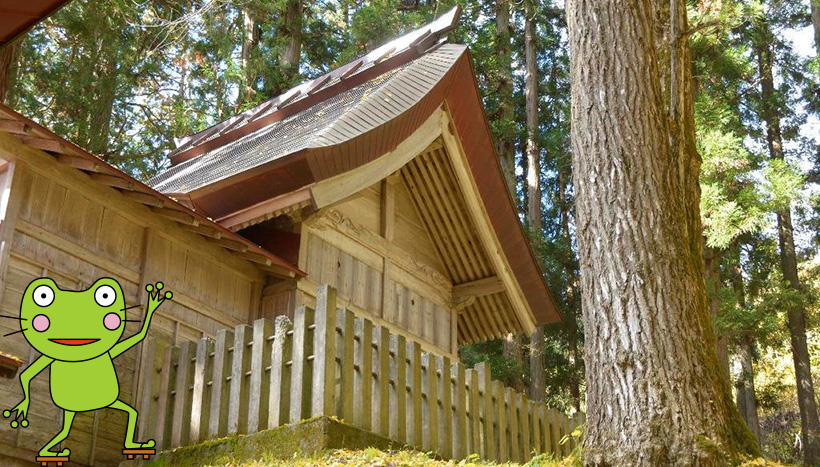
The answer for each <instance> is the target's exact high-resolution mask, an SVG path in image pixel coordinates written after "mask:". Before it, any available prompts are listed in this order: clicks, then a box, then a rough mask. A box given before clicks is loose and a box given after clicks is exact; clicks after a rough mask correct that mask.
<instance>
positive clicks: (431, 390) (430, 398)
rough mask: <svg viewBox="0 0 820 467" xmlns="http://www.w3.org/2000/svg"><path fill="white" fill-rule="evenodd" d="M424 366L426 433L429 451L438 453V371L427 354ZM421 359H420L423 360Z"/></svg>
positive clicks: (439, 444) (433, 361) (425, 354)
mask: <svg viewBox="0 0 820 467" xmlns="http://www.w3.org/2000/svg"><path fill="white" fill-rule="evenodd" d="M424 357H427V358H426V359H425V364H426V367H427V410H428V414H429V416H428V421H429V422H428V426H427V431H428V432H429V434H430V442H429V445H430V447H429V449H428V450H430V451H435V452H439V450H440V447H441V443H440V441H439V433H438V427H439V420H438V413H439V410H438V405H439V399H438V397H439V393H438V371H437V369H436V362H435V358H434V357H433V356H432V355H430V354H429V353H426V352H425V353H424ZM424 357H422V358H424Z"/></svg>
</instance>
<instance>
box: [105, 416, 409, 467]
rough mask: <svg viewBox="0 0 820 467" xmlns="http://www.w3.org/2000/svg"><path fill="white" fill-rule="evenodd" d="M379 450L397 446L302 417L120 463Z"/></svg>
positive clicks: (196, 461)
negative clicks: (282, 423) (294, 420)
mask: <svg viewBox="0 0 820 467" xmlns="http://www.w3.org/2000/svg"><path fill="white" fill-rule="evenodd" d="M368 447H375V448H378V449H382V450H387V449H397V448H401V446H399V445H397V444H396V443H395V442H393V441H391V440H389V439H386V438H383V437H381V436H379V435H376V434H373V433H370V432H369V431H365V430H362V429H360V428H355V427H352V426H349V425H345V424H344V423H342V422H340V421H338V420H335V419H332V418H326V417H320V418H313V419H310V420H303V421H301V422H299V423H296V424H293V425H285V426H281V427H278V428H274V429H272V430H265V431H260V432H259V433H253V434H250V435H237V436H230V437H226V438H220V439H214V440H210V441H205V442H204V443H200V444H195V445H191V446H184V447H180V448H176V449H173V450H170V451H162V452H160V453H158V454H157V455H156V456H155V457H153V458H152V459H150V460H148V461H131V462H124V463H122V464H121V465H123V466H125V465H134V464H137V463H139V464H142V465H149V466H176V465H219V464H235V463H241V462H250V461H254V460H265V459H290V458H292V457H293V456H294V455H296V456H297V457H302V456H311V455H316V454H319V453H321V452H322V451H325V450H328V449H339V448H344V449H365V448H368Z"/></svg>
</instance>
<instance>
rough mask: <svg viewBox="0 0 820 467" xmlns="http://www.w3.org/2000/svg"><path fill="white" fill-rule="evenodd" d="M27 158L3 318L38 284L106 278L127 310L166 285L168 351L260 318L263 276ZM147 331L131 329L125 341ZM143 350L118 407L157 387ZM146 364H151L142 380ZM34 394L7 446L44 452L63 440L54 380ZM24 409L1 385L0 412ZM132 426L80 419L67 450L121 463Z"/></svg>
mask: <svg viewBox="0 0 820 467" xmlns="http://www.w3.org/2000/svg"><path fill="white" fill-rule="evenodd" d="M21 156H23V155H21ZM25 156H27V157H32V158H33V159H31V160H29V159H24V158H22V157H21V159H20V160H18V161H16V163H15V164H14V175H13V181H12V187H11V196H10V198H9V206H8V209H7V211H6V213H7V214H9V215H7V216H6V218H5V219H3V222H2V224H4V225H2V226H0V232H4V234H3V235H4V238H2V239H0V240H2V241H4V242H7V243H6V245H7V246H10V248H7V249H6V248H4V252H6V251H7V252H8V256H7V259H5V260H4V261H2V262H0V270H2V273H3V277H4V280H3V283H2V285H1V286H0V294H2V296H1V298H0V314H4V315H17V314H18V313H19V306H20V301H21V297H22V293H23V291H24V290H25V288H26V286H27V285H28V283H29V282H30V281H31V280H33V279H34V278H37V277H40V276H49V277H51V278H53V279H54V280H55V281H56V282H57V284H58V285H59V286H60V287H61V288H64V289H84V288H86V287H88V286H89V285H90V284H92V283H93V282H94V281H95V280H96V279H98V278H99V277H103V276H109V277H113V278H115V279H117V280H118V281H119V282H120V284H121V285H122V287H123V289H124V292H125V296H126V297H125V298H126V303H127V304H129V305H131V304H136V303H143V304H144V303H145V301H146V298H145V293H144V291H143V287H144V285H145V283H146V282H155V281H163V282H165V283H166V284H167V288H168V289H169V290H172V291H173V292H174V299H173V300H172V301H171V302H168V303H166V304H164V305H163V306H162V308H160V310H159V311H158V312H157V315H155V317H154V321H153V322H152V326H151V329H150V332H149V336H151V338H152V339H153V340H155V341H156V342H157V343H159V344H164V345H169V344H172V343H174V342H185V341H189V340H198V339H200V338H201V337H212V336H215V335H216V333H217V330H219V329H222V328H226V327H229V328H230V327H234V326H236V325H238V324H241V323H245V322H248V319H249V317H251V316H252V315H254V314H256V313H257V310H258V308H259V298H260V295H261V284H262V280H263V278H262V276H261V274H260V273H259V272H258V271H257V270H256V269H255V268H253V267H250V266H248V267H247V268H243V267H241V265H240V263H241V264H247V263H246V262H244V261H239V260H236V259H235V258H226V255H228V253H226V252H225V251H223V250H221V249H219V248H218V247H214V246H211V245H208V244H206V243H204V242H202V241H198V240H200V239H198V238H196V237H195V236H194V235H193V234H189V233H187V232H184V231H183V230H181V229H179V228H178V227H176V226H173V225H172V224H171V223H169V222H167V221H165V220H164V219H161V218H158V216H156V215H154V214H153V213H151V212H150V211H148V210H147V209H146V208H144V207H143V206H141V205H137V204H136V203H133V202H131V201H129V200H127V199H126V198H125V197H123V196H122V195H121V194H119V192H117V191H115V190H113V189H111V188H108V187H103V186H96V185H95V184H94V183H93V182H91V180H90V179H88V178H87V177H86V176H84V175H82V174H80V173H77V172H76V171H71V170H70V169H67V168H64V167H61V166H59V165H58V164H57V163H56V162H55V161H53V160H51V159H49V158H47V157H46V156H45V155H43V158H42V159H37V157H38V156H37V155H25ZM29 161H30V162H32V163H31V164H29V163H28V162H29ZM49 164H53V165H54V166H55V167H54V168H52V167H51V166H50V165H49ZM231 260H235V261H234V262H231ZM128 313H129V316H128V317H129V318H130V319H135V320H139V319H141V318H142V313H143V312H142V309H141V308H133V309H131V310H129V312H128ZM139 326H140V323H127V327H126V332H125V335H129V334H132V333H135V332H136V331H137V330H138V329H139ZM17 329H18V324H17V322H16V321H13V320H10V319H3V320H0V335H2V334H6V333H8V332H11V331H14V330H17ZM144 347H146V348H145V349H143V348H141V347H136V348H134V349H132V350H130V351H128V352H126V353H125V354H123V355H122V356H121V357H119V358H117V359H116V360H115V363H116V367H117V373H118V376H119V381H120V391H121V396H120V397H121V398H122V399H123V400H124V401H126V402H129V403H132V404H133V405H135V406H136V407H137V408H138V409H140V407H139V406H137V405H136V403H137V401H136V400H135V397H134V393H135V391H138V390H139V386H141V385H142V384H141V383H140V382H139V381H147V383H146V384H147V386H148V387H153V388H154V389H155V390H156V386H157V382H156V378H154V376H156V375H155V374H152V372H155V371H156V368H157V366H156V364H154V360H155V356H154V355H151V354H150V352H149V349H148V348H147V347H148V346H144ZM0 351H3V352H6V353H9V354H12V355H16V356H19V357H21V358H22V359H23V360H24V361H26V364H27V363H28V362H29V361H31V360H32V359H33V358H34V357H35V356H36V354H35V353H34V352H33V351H32V350H31V349H30V347H29V346H28V344H27V342H26V341H25V340H24V338H23V337H22V335H20V334H16V335H13V336H10V337H6V338H2V339H0ZM141 356H143V357H144V361H145V362H148V363H147V364H146V365H145V368H143V369H142V370H141V369H140V364H139V362H140V359H141ZM148 368H150V370H149V369H148ZM31 394H32V399H31V400H32V402H31V409H30V412H29V420H30V426H29V427H28V428H27V429H25V431H22V430H11V429H5V430H0V446H5V447H6V448H8V449H18V448H22V449H25V450H32V451H36V450H38V449H39V448H40V447H41V446H42V445H43V444H44V443H45V442H46V441H47V440H48V439H50V438H51V437H52V436H53V435H54V434H55V433H56V432H57V431H58V430H59V428H60V423H59V421H58V420H59V419H61V412H60V410H59V409H58V408H56V407H55V406H54V405H53V403H52V402H51V400H50V397H49V389H48V372H44V373H42V374H41V375H39V376H38V377H37V378H36V379H35V380H34V381H33V382H32V387H31ZM20 399H22V392H21V390H20V383H19V381H18V378H17V377H15V378H13V379H0V406H2V407H3V408H11V407H13V406H14V405H15V404H16V403H17V402H19V400H20ZM125 421H126V418H125V414H124V413H122V412H119V411H115V410H103V411H97V412H93V413H82V414H78V416H77V417H76V419H75V421H74V426H73V428H72V431H71V436H70V437H69V439H68V440H67V441H66V442H64V445H65V446H67V447H70V448H71V450H72V454H71V459H72V462H77V463H80V464H84V463H89V464H90V463H92V462H97V463H112V462H119V461H120V460H121V459H122V454H121V453H120V450H121V449H122V441H123V438H124V430H125V426H126V424H125ZM20 452H23V451H20Z"/></svg>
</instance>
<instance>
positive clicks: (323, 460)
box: [233, 448, 577, 467]
mask: <svg viewBox="0 0 820 467" xmlns="http://www.w3.org/2000/svg"><path fill="white" fill-rule="evenodd" d="M233 465H235V466H237V467H240V466H241V467H286V466H287V467H291V466H292V467H329V466H343V465H344V466H367V467H399V466H401V467H404V466H406V467H421V466H425V467H426V466H433V467H444V466H454V467H455V466H464V467H469V466H475V467H484V466H496V465H503V466H521V465H523V466H527V467H569V466H574V465H577V463H576V462H575V461H574V460H573V459H571V458H566V459H563V460H561V461H558V460H555V459H553V458H551V457H547V456H539V457H536V458H534V459H532V460H531V461H530V462H528V463H526V464H517V463H505V464H498V463H494V462H485V461H482V460H480V459H477V458H475V457H472V458H468V459H465V460H462V461H444V460H440V459H436V458H434V457H433V456H431V455H430V454H425V453H422V452H419V451H414V450H409V449H404V450H393V451H390V450H388V451H382V450H380V449H376V448H366V449H360V450H350V449H332V450H328V451H325V452H322V453H319V454H318V455H314V456H310V457H293V458H290V459H277V460H266V461H263V460H254V461H250V462H244V463H240V464H233Z"/></svg>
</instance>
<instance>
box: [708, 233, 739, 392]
mask: <svg viewBox="0 0 820 467" xmlns="http://www.w3.org/2000/svg"><path fill="white" fill-rule="evenodd" d="M722 253H723V252H722V251H721V250H718V249H715V248H709V247H706V250H705V253H704V259H705V261H706V292H707V295H708V297H709V310H710V311H711V314H712V322H713V323H714V321H715V318H717V316H718V314H719V313H720V307H721V306H722V302H721V300H720V288H721V286H722V280H721V277H720V258H721V256H722ZM715 334H716V336H717V341H716V344H715V351H716V352H717V357H718V363H720V371H721V374H722V375H723V377H724V378H726V381H727V382H730V381H731V380H732V378H731V376H730V375H729V339H728V337H727V336H726V335H724V334H721V333H718V332H717V329H715Z"/></svg>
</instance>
